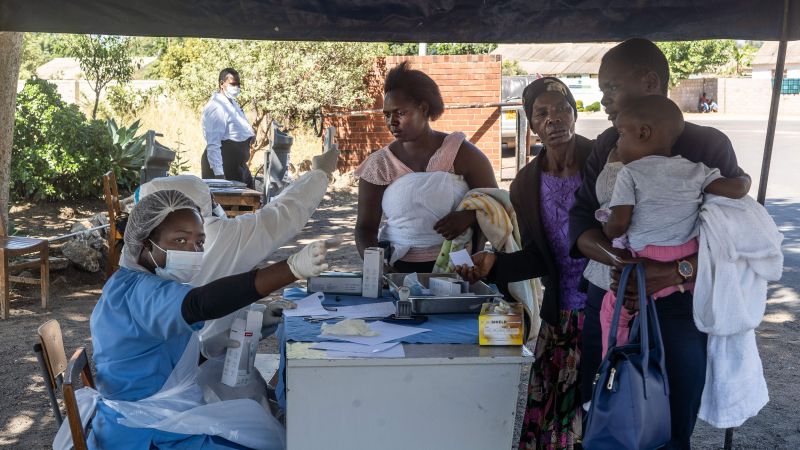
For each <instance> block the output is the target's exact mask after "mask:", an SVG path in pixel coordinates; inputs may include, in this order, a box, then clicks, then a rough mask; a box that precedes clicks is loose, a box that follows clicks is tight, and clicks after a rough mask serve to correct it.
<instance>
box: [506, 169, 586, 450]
mask: <svg viewBox="0 0 800 450" xmlns="http://www.w3.org/2000/svg"><path fill="white" fill-rule="evenodd" d="M580 184H581V178H580V174H575V175H573V176H571V177H565V178H560V177H556V176H553V175H548V174H547V173H542V177H541V194H540V195H541V197H540V204H541V208H540V210H541V217H540V220H541V222H542V226H543V228H544V232H545V236H546V237H547V240H548V242H549V243H550V247H551V250H552V251H553V254H554V256H555V260H556V265H557V266H558V269H559V276H560V279H559V284H558V286H559V289H560V290H561V313H560V321H559V324H558V326H553V325H550V324H548V323H542V328H541V330H540V331H539V336H538V338H537V341H536V348H535V354H536V361H535V362H534V363H533V370H532V371H531V382H530V385H529V387H528V405H527V408H526V411H525V418H524V421H523V431H522V435H521V442H520V445H519V448H525V449H574V448H581V445H580V442H581V426H582V424H581V421H582V413H583V409H582V406H581V400H580V383H579V382H578V365H579V364H580V333H581V330H582V329H583V307H584V305H585V303H586V294H584V293H582V292H580V291H579V290H578V285H579V283H580V279H581V274H582V272H583V269H584V267H585V266H586V260H585V259H573V258H572V257H570V256H569V237H568V236H567V233H568V229H569V227H568V224H569V210H570V208H572V204H573V203H574V202H575V191H576V190H577V189H578V188H579V187H580Z"/></svg>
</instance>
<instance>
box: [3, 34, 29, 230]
mask: <svg viewBox="0 0 800 450" xmlns="http://www.w3.org/2000/svg"><path fill="white" fill-rule="evenodd" d="M22 36H23V35H22V33H12V32H6V31H0V236H5V235H6V233H7V231H8V229H7V228H6V224H7V223H8V196H9V191H8V189H9V178H10V173H9V172H10V170H11V147H12V145H13V143H14V111H15V110H16V107H17V81H18V79H19V63H20V60H19V56H20V51H21V50H22Z"/></svg>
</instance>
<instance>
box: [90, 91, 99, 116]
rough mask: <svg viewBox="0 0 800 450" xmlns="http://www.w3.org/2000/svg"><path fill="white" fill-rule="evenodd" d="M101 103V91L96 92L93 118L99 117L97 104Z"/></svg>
mask: <svg viewBox="0 0 800 450" xmlns="http://www.w3.org/2000/svg"><path fill="white" fill-rule="evenodd" d="M99 104H100V91H97V92H95V93H94V108H93V109H92V120H95V119H97V105H99Z"/></svg>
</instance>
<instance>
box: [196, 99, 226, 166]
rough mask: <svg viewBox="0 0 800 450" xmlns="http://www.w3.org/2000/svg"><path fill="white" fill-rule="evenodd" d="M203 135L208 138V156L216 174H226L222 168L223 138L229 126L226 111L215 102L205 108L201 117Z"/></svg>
mask: <svg viewBox="0 0 800 450" xmlns="http://www.w3.org/2000/svg"><path fill="white" fill-rule="evenodd" d="M201 125H202V128H203V137H204V138H205V139H206V157H207V158H208V165H209V166H211V170H213V171H214V175H217V176H219V175H225V171H224V169H223V168H222V139H223V138H224V137H225V130H226V127H227V123H226V117H225V111H223V110H222V109H221V108H219V107H217V106H216V105H214V104H213V103H211V104H209V105H208V106H206V108H205V109H204V110H203V117H202V119H201Z"/></svg>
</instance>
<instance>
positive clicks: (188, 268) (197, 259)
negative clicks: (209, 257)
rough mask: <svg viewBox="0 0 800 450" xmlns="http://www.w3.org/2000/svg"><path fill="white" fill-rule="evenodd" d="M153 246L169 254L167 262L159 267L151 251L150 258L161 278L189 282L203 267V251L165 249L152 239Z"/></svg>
mask: <svg viewBox="0 0 800 450" xmlns="http://www.w3.org/2000/svg"><path fill="white" fill-rule="evenodd" d="M150 243H151V244H153V246H155V247H156V248H157V249H159V250H161V251H162V252H164V253H166V254H167V264H166V265H165V267H159V266H158V264H156V260H155V259H154V258H153V253H152V252H151V253H150V259H151V260H152V261H153V264H154V265H155V266H156V275H158V276H159V277H161V278H164V279H167V280H172V281H177V282H178V283H188V282H189V281H191V280H192V278H194V276H195V275H197V274H198V273H200V270H201V269H202V268H203V252H187V251H183V250H164V249H163V248H161V247H159V246H158V245H156V243H155V242H153V241H150Z"/></svg>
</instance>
